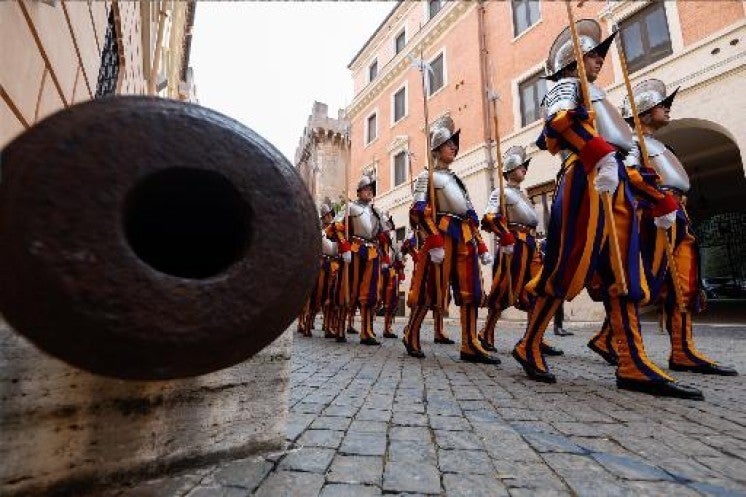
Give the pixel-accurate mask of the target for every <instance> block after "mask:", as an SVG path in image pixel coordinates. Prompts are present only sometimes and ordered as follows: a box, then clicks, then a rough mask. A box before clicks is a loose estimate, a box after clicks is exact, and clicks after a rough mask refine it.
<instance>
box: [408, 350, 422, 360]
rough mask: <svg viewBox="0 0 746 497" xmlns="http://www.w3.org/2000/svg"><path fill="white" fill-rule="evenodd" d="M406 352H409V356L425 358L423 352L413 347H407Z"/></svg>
mask: <svg viewBox="0 0 746 497" xmlns="http://www.w3.org/2000/svg"><path fill="white" fill-rule="evenodd" d="M407 354H409V355H410V356H411V357H415V358H417V359H424V358H425V353H424V352H422V351H421V350H415V349H412V348H408V349H407Z"/></svg>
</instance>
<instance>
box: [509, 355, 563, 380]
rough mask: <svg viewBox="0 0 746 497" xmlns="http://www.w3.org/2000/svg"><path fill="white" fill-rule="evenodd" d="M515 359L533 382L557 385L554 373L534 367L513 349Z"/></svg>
mask: <svg viewBox="0 0 746 497" xmlns="http://www.w3.org/2000/svg"><path fill="white" fill-rule="evenodd" d="M513 359H515V360H516V361H518V363H519V364H520V365H521V366H523V370H524V371H525V372H526V374H527V375H528V377H529V378H531V379H532V380H536V381H540V382H542V383H557V377H556V376H554V374H553V373H550V372H549V371H541V370H539V369H537V368H535V367H533V366H532V365H531V364H529V363H528V361H525V360H524V359H523V358H522V357H521V356H520V355H519V354H518V351H516V350H515V349H513Z"/></svg>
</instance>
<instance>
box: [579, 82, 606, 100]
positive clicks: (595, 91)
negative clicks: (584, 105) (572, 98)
mask: <svg viewBox="0 0 746 497" xmlns="http://www.w3.org/2000/svg"><path fill="white" fill-rule="evenodd" d="M578 91H580V90H578ZM588 93H589V94H590V97H591V102H598V101H599V100H603V99H604V98H606V92H605V91H604V90H603V89H602V88H600V87H598V86H596V85H595V84H593V83H588Z"/></svg>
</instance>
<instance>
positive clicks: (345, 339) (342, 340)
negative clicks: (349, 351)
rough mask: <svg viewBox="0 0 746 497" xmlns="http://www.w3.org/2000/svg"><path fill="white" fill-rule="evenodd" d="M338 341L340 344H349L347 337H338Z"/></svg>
mask: <svg viewBox="0 0 746 497" xmlns="http://www.w3.org/2000/svg"><path fill="white" fill-rule="evenodd" d="M337 341H338V342H339V343H345V342H347V337H337Z"/></svg>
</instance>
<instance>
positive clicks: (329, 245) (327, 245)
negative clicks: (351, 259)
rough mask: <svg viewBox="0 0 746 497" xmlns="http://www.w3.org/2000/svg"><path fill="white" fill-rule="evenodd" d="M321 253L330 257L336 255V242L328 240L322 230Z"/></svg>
mask: <svg viewBox="0 0 746 497" xmlns="http://www.w3.org/2000/svg"><path fill="white" fill-rule="evenodd" d="M321 254H322V255H328V256H332V257H334V256H336V255H337V242H333V241H331V240H329V239H328V238H327V237H326V236H325V234H324V231H323V230H322V231H321Z"/></svg>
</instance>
